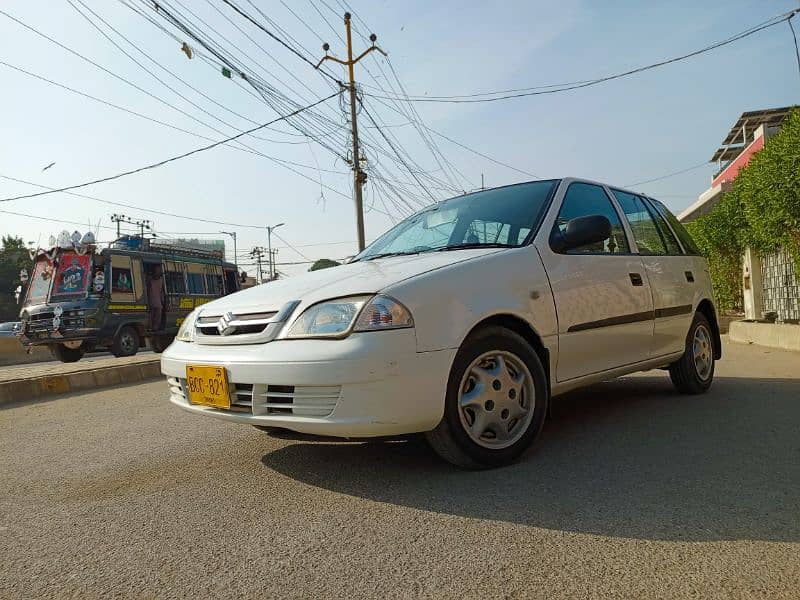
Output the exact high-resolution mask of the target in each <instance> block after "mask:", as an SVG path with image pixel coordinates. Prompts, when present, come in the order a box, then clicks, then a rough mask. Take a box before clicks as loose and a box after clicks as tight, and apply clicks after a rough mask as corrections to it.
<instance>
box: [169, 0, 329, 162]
mask: <svg viewBox="0 0 800 600" xmlns="http://www.w3.org/2000/svg"><path fill="white" fill-rule="evenodd" d="M153 4H154V6H155V9H156V12H157V14H159V15H161V16H162V17H164V18H165V19H166V20H167V21H169V22H170V23H171V24H172V25H174V26H175V27H176V28H178V29H179V30H180V31H182V32H183V33H185V34H187V35H188V36H190V37H191V39H193V40H194V41H196V42H197V43H198V44H200V45H201V46H202V47H203V48H205V49H206V50H208V51H209V52H211V53H212V54H213V55H214V56H216V57H217V58H218V59H219V60H220V61H221V62H222V64H223V65H224V66H225V67H226V68H227V69H228V70H229V71H231V72H235V73H236V74H237V75H239V76H240V77H241V78H242V79H243V80H245V81H246V82H247V83H248V84H249V85H250V86H251V87H252V88H253V89H254V90H255V91H256V92H257V93H258V95H259V96H260V97H261V99H262V100H263V101H264V102H266V103H267V105H269V106H270V107H271V108H272V109H273V110H275V112H276V113H278V114H282V113H284V112H286V110H288V108H290V107H291V108H296V107H298V106H300V104H298V103H296V102H294V101H293V100H291V99H290V98H289V97H288V96H286V95H285V94H283V93H281V92H279V91H278V90H277V89H276V88H274V87H272V86H271V85H269V84H267V83H266V82H264V81H261V82H260V81H259V79H258V78H257V77H254V76H252V75H248V74H246V73H245V72H244V71H243V69H242V68H240V67H238V66H237V65H235V64H234V63H235V61H234V60H232V59H230V58H229V57H227V56H224V55H223V53H224V50H221V49H217V48H213V47H212V44H214V42H207V41H205V40H204V39H202V38H201V37H200V35H199V34H198V33H196V32H194V31H193V30H192V29H191V28H190V27H189V26H188V25H187V24H186V23H184V22H183V21H182V20H181V19H179V18H178V17H177V16H176V15H175V14H173V13H172V12H170V11H168V10H167V8H166V7H165V3H164V2H162V3H161V4H157V3H155V2H154V3H153ZM212 7H213V8H214V9H215V10H217V12H219V13H220V14H221V15H222V16H223V17H224V18H225V19H227V20H228V21H229V22H230V23H231V24H233V25H234V26H235V27H236V28H237V29H238V30H239V31H241V32H242V34H243V35H245V36H246V37H247V38H248V39H250V40H251V41H253V42H254V43H255V40H253V39H252V38H250V36H248V35H247V33H246V32H245V31H244V30H242V29H241V28H240V27H238V25H236V24H235V23H233V21H231V20H230V19H228V17H227V16H226V15H225V14H224V13H222V12H221V11H220V10H219V9H218V8H217V7H216V6H214V5H213V4H212ZM187 10H188V9H187ZM189 12H191V11H189ZM192 14H193V15H194V14H195V13H193V12H192ZM195 17H196V18H197V19H198V20H200V21H201V22H202V23H204V24H205V25H206V26H207V27H209V28H211V27H210V26H209V25H208V24H207V23H206V22H205V21H203V20H202V19H200V18H199V17H197V16H196V15H195ZM211 29H212V31H214V32H215V33H217V35H220V36H221V34H219V33H218V32H217V31H216V30H215V29H213V28H211ZM221 37H223V38H224V36H221ZM224 39H226V41H228V42H229V43H231V44H232V42H230V41H229V40H227V38H224ZM217 45H219V44H217ZM234 47H235V48H237V49H238V47H237V46H235V44H234ZM259 48H260V46H259ZM240 52H241V50H240ZM266 54H267V55H268V56H269V57H270V58H272V60H275V59H274V58H273V57H272V56H271V55H269V53H266ZM275 62H276V63H277V64H279V65H280V66H281V67H282V68H283V69H284V70H286V71H287V73H289V74H290V75H291V76H292V77H294V79H295V80H296V81H298V82H299V83H301V84H302V85H304V87H306V89H308V90H309V91H311V92H312V93H314V92H313V90H311V89H310V88H309V87H308V86H305V84H303V82H302V81H300V80H299V79H297V77H295V76H294V74H293V73H292V72H291V71H289V70H288V69H286V68H285V67H283V65H282V64H281V63H280V62H278V61H277V60H275ZM264 70H265V71H266V69H264ZM267 73H269V72H268V71H267ZM269 74H270V75H271V76H272V77H275V76H274V75H272V74H271V73H269ZM276 79H277V78H276ZM309 114H310V115H311V116H312V117H315V118H316V120H317V124H316V125H315V124H314V123H312V122H311V121H307V127H306V128H305V129H304V128H302V127H300V125H299V124H295V123H293V122H291V121H287V123H288V124H289V125H290V126H291V127H294V128H295V129H297V130H298V131H299V132H300V133H302V134H303V135H305V136H306V138H307V139H308V138H310V139H313V140H314V141H315V142H317V143H318V144H320V145H321V146H323V147H324V148H326V149H327V150H329V151H330V152H332V153H333V154H334V155H336V156H339V157H340V158H344V157H342V156H341V155H340V154H339V152H338V150H336V149H335V148H333V147H332V146H330V145H328V144H326V143H325V142H323V141H322V140H321V139H320V138H321V137H324V136H325V135H329V134H332V133H334V132H335V130H336V128H337V126H338V124H337V123H334V122H333V121H331V120H330V119H328V120H327V121H325V120H324V119H323V117H321V116H318V115H315V114H314V113H313V112H311V113H309ZM329 122H330V123H333V125H334V129H331V130H330V131H325V130H323V129H322V128H321V126H320V124H323V125H325V126H326V127H330V125H329ZM314 127H316V128H317V130H318V131H319V133H317V134H314V133H312V131H310V129H309V128H311V129H313V128H314Z"/></svg>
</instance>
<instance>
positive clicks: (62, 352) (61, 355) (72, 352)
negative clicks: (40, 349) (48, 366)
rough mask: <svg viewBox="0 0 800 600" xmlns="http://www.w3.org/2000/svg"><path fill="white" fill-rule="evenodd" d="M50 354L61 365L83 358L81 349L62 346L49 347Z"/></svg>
mask: <svg viewBox="0 0 800 600" xmlns="http://www.w3.org/2000/svg"><path fill="white" fill-rule="evenodd" d="M50 354H52V355H53V358H55V359H57V360H60V361H61V362H63V363H74V362H78V361H79V360H80V359H81V358H82V357H83V348H67V347H66V346H65V345H64V344H53V345H52V346H50Z"/></svg>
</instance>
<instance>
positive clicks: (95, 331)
mask: <svg viewBox="0 0 800 600" xmlns="http://www.w3.org/2000/svg"><path fill="white" fill-rule="evenodd" d="M51 242H53V243H51V247H50V248H49V249H46V250H45V249H40V250H38V251H37V253H36V255H35V257H34V263H33V269H32V273H31V275H30V277H29V280H28V282H27V289H26V290H25V295H24V301H23V306H22V310H21V313H20V321H21V325H20V333H19V335H20V341H21V342H22V344H23V345H25V346H32V345H36V346H42V345H46V346H48V347H49V348H50V351H51V352H52V353H53V356H55V357H56V358H58V359H59V360H61V361H62V362H75V361H78V360H80V359H81V357H82V356H83V355H84V354H85V353H86V352H89V351H92V350H94V349H95V348H108V349H109V350H110V351H111V352H112V353H113V354H114V355H115V356H133V355H134V354H136V353H137V352H138V351H139V349H140V348H142V347H144V346H145V345H146V342H147V341H149V343H150V346H151V347H152V349H153V350H154V351H156V352H161V351H163V350H164V349H165V348H166V347H167V346H168V345H169V344H170V343H171V342H172V339H173V338H174V337H175V334H176V333H177V331H178V327H179V326H180V324H181V323H182V322H183V319H184V318H185V317H186V315H187V314H189V313H190V312H191V311H192V309H194V308H195V307H197V306H200V305H202V304H204V303H206V302H209V301H211V300H213V299H215V298H219V297H220V296H225V295H227V294H230V293H233V292H235V291H238V290H239V285H240V284H239V276H238V273H237V271H236V267H235V266H234V265H233V264H231V263H228V262H225V261H224V260H223V256H222V253H221V252H219V251H209V250H198V249H194V248H188V247H181V246H179V245H172V244H169V245H167V244H159V243H156V242H155V241H153V240H150V239H146V238H142V237H139V236H123V237H121V238H119V239H118V240H116V241H115V242H113V243H112V244H110V245H109V247H108V248H103V249H99V248H97V246H96V244H95V243H94V236H93V235H92V234H91V233H88V234H86V235H84V236H81V235H80V233H78V232H75V233H73V234H72V236H70V235H69V233H68V232H62V234H61V235H60V236H59V238H58V240H53V239H52V238H51Z"/></svg>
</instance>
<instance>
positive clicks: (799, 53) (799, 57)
mask: <svg viewBox="0 0 800 600" xmlns="http://www.w3.org/2000/svg"><path fill="white" fill-rule="evenodd" d="M795 14H797V11H795V12H794V13H792V16H791V17H789V18H788V19H786V22H787V23H789V29H791V30H792V39H793V40H794V55H795V57H796V58H797V74H798V75H800V49H798V46H797V34H796V33H795V32H794V25H792V19H793V18H794V15H795Z"/></svg>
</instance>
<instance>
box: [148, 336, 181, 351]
mask: <svg viewBox="0 0 800 600" xmlns="http://www.w3.org/2000/svg"><path fill="white" fill-rule="evenodd" d="M174 339H175V338H174V337H173V336H170V335H154V336H152V337H151V338H150V347H151V348H152V349H153V352H155V353H156V354H161V353H162V352H163V351H164V350H166V349H167V346H169V345H170V344H171V343H172V340H174Z"/></svg>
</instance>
